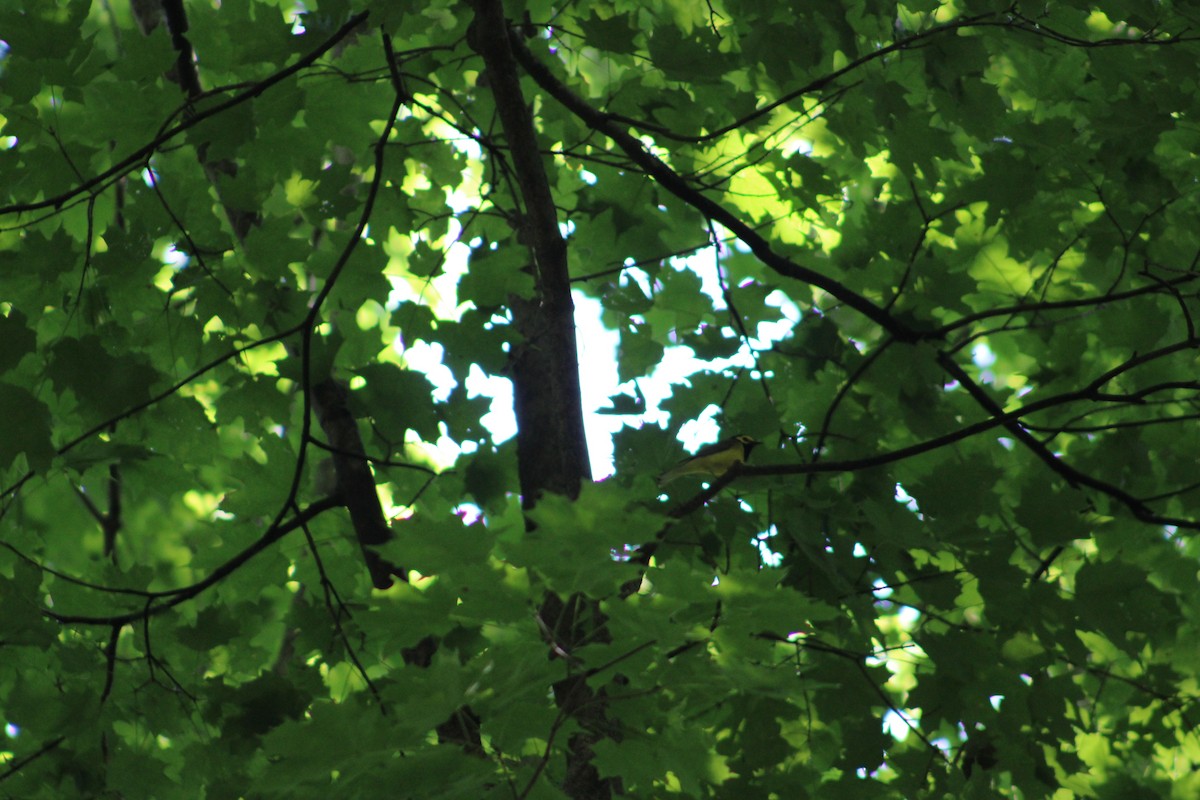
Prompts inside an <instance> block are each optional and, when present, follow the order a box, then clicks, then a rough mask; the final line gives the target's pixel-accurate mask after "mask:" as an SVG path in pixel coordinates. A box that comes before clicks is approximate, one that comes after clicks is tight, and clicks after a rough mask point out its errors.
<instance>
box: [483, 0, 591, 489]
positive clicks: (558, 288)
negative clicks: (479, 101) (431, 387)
mask: <svg viewBox="0 0 1200 800" xmlns="http://www.w3.org/2000/svg"><path fill="white" fill-rule="evenodd" d="M475 14H476V16H475V21H474V22H473V23H472V26H471V31H470V33H469V35H468V40H469V41H470V43H471V46H472V47H473V48H474V49H475V50H476V51H477V52H478V53H479V54H480V55H481V56H483V60H484V63H485V64H486V65H487V74H488V82H489V85H490V86H491V89H492V93H493V95H494V96H495V99H496V109H497V112H498V114H499V116H500V122H501V125H502V126H503V128H504V135H505V137H506V138H507V139H508V145H509V151H510V153H511V156H512V163H513V168H514V170H515V172H516V176H517V182H518V184H519V186H520V191H521V200H522V202H523V205H524V215H523V217H522V218H521V220H520V236H519V238H520V239H521V240H522V241H524V243H525V244H527V245H528V246H529V248H530V250H531V251H532V255H533V274H534V279H535V288H534V297H533V298H532V299H526V298H520V297H514V298H513V299H512V309H513V318H514V321H515V323H516V328H517V330H518V331H519V332H520V333H521V335H522V337H523V339H524V341H523V342H521V344H520V345H518V347H516V348H515V349H514V352H513V357H512V375H513V395H514V406H515V409H514V410H515V412H516V417H517V461H518V470H519V473H520V480H521V494H522V496H523V497H524V501H525V503H526V505H530V504H532V503H534V502H536V501H537V497H538V495H540V494H541V493H542V492H543V491H546V490H549V491H552V492H555V493H557V494H562V495H566V496H567V497H574V496H576V495H577V494H578V493H579V485H580V482H581V481H582V480H583V478H585V477H587V476H589V475H590V470H589V468H588V458H587V442H586V440H585V438H584V431H583V404H582V400H581V399H580V394H579V360H578V353H577V350H576V346H575V318H574V303H573V302H572V300H571V282H570V275H569V273H568V270H567V244H566V242H565V241H564V240H563V238H562V234H561V233H560V232H559V227H558V214H557V211H556V209H555V207H554V198H553V196H552V194H551V192H550V181H549V179H548V177H547V175H546V168H545V164H544V162H543V161H542V154H541V148H540V147H539V146H538V141H537V132H536V130H535V128H534V123H533V116H532V115H531V114H530V112H529V106H528V102H527V101H526V99H525V96H524V94H523V92H522V91H521V82H520V78H519V76H518V73H517V62H516V60H515V59H514V56H513V52H512V49H511V47H510V45H509V35H508V24H507V21H506V20H505V19H504V7H503V5H502V3H501V2H500V0H476V2H475Z"/></svg>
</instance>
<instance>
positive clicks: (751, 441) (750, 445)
mask: <svg viewBox="0 0 1200 800" xmlns="http://www.w3.org/2000/svg"><path fill="white" fill-rule="evenodd" d="M733 438H734V440H735V441H737V442H738V443H739V444H740V445H741V446H742V452H743V453H744V454H745V457H746V458H749V457H750V451H751V450H753V449H754V448H755V447H758V446H759V445H760V444H762V442H760V441H759V440H758V439H755V438H754V437H753V436H747V435H745V434H740V435H738V436H735V437H733Z"/></svg>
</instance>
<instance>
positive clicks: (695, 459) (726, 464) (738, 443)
mask: <svg viewBox="0 0 1200 800" xmlns="http://www.w3.org/2000/svg"><path fill="white" fill-rule="evenodd" d="M760 444H762V442H760V441H758V439H755V438H754V437H753V436H746V435H742V434H739V435H738V436H730V437H729V438H728V439H722V440H721V441H719V442H716V443H714V444H710V445H705V446H704V447H701V448H700V449H699V450H697V451H696V453H695V455H693V456H692V457H691V458H685V459H684V460H683V461H680V462H679V463H678V464H676V465H675V466H673V467H671V468H670V469H669V470H667V471H666V472H664V473H663V474H661V475H659V476H658V485H659V486H666V485H667V484H668V483H670V482H671V481H673V480H675V479H676V478H681V477H683V476H684V475H724V474H725V473H726V472H728V471H729V470H731V469H733V467H734V466H735V465H737V464H742V463H744V462H745V461H746V459H747V458H749V457H750V451H751V450H753V449H754V448H755V447H757V446H758V445H760Z"/></svg>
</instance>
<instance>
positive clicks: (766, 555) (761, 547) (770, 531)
mask: <svg viewBox="0 0 1200 800" xmlns="http://www.w3.org/2000/svg"><path fill="white" fill-rule="evenodd" d="M778 535H779V529H778V528H777V527H775V526H774V525H772V526H770V527H769V528H767V529H766V530H765V531H763V532H762V533H760V534H758V535H757V536H755V537H754V540H753V541H754V545H755V546H756V547H758V555H759V557H760V558H762V563H763V565H764V566H767V567H778V566H779V565H780V564H782V563H783V553H777V552H775V551H774V550H772V549H771V546H770V544H769V542H770V541H771V540H772V539H774V538H775V537H776V536H778Z"/></svg>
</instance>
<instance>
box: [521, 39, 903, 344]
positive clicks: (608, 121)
mask: <svg viewBox="0 0 1200 800" xmlns="http://www.w3.org/2000/svg"><path fill="white" fill-rule="evenodd" d="M509 41H510V42H511V45H512V52H513V54H514V55H515V56H516V58H517V60H518V61H519V62H520V63H521V66H523V67H525V69H526V71H528V72H529V74H530V76H531V77H532V78H533V79H534V80H535V81H537V84H538V85H539V86H541V87H542V89H543V90H544V91H545V92H546V93H547V94H549V95H550V96H552V97H553V98H554V99H556V100H558V102H560V103H561V104H562V105H563V106H564V107H566V108H567V109H568V110H569V111H571V113H573V114H575V116H577V117H579V118H580V119H581V120H583V121H584V122H585V123H587V125H588V126H589V127H591V128H592V129H593V130H596V131H599V132H600V133H603V134H604V135H605V136H607V137H609V138H610V139H612V140H613V141H614V142H616V143H617V146H618V147H620V148H621V149H622V150H624V151H625V154H626V155H627V156H629V158H630V159H631V160H632V161H633V162H634V163H636V164H637V165H638V166H639V167H641V168H642V170H644V171H645V172H646V174H647V175H649V176H651V177H652V178H654V180H656V181H657V182H658V183H659V185H661V186H662V187H663V188H664V189H666V190H667V191H669V192H670V193H671V194H673V195H675V196H676V197H678V198H679V199H680V200H683V201H684V202H685V203H687V204H688V205H690V206H691V207H692V208H695V209H696V210H697V211H699V212H700V213H702V214H704V215H705V216H706V217H708V218H709V219H714V220H716V221H717V222H720V223H721V224H722V225H724V226H725V227H726V228H727V229H729V230H730V231H731V232H732V233H733V234H735V235H736V236H737V237H738V238H739V239H741V240H742V241H743V242H744V243H745V244H746V246H747V247H749V248H750V250H751V251H752V252H753V253H754V255H755V256H757V257H758V259H759V260H760V261H761V262H762V263H764V264H766V265H767V266H768V267H770V268H771V269H773V270H775V271H776V272H778V273H779V274H780V275H783V276H785V277H788V278H793V279H795V280H798V281H803V282H804V283H807V284H810V285H812V286H815V287H817V288H818V289H821V290H823V291H825V292H827V293H828V294H830V295H832V296H833V297H835V298H837V299H838V300H840V301H841V302H843V303H845V304H846V305H848V306H850V307H851V308H853V309H854V310H855V311H858V312H859V313H860V314H862V315H863V316H865V317H867V318H868V319H870V320H871V321H872V322H875V323H876V324H877V325H879V326H880V327H881V328H883V329H884V330H886V331H887V332H888V333H890V334H891V335H892V336H894V337H895V338H896V339H898V340H900V341H902V342H912V341H917V340H919V339H922V338H927V336H926V335H924V334H921V333H919V332H917V331H914V330H911V329H910V328H909V327H908V326H906V325H904V324H902V323H901V322H899V321H898V320H896V319H895V318H893V317H892V315H891V314H889V313H888V312H887V311H885V310H884V309H883V308H880V307H879V306H878V305H876V304H875V303H873V302H871V301H870V300H868V299H867V298H866V297H864V296H862V295H861V294H858V293H857V292H855V291H854V290H852V289H850V288H849V287H848V286H845V285H844V284H842V283H840V282H838V281H836V280H834V279H833V278H830V277H828V276H826V275H822V274H821V273H819V272H817V271H816V270H813V269H809V268H808V267H803V266H801V265H799V264H797V263H796V262H794V261H792V260H791V259H789V258H786V257H784V256H782V255H780V254H778V253H776V252H775V251H774V250H773V249H772V248H771V245H770V243H769V242H768V241H767V240H766V239H765V238H763V236H761V235H760V234H759V233H758V232H757V231H755V230H754V229H753V228H752V227H750V226H749V225H747V224H746V223H745V222H743V221H742V220H741V218H739V217H738V216H737V215H736V214H734V213H733V212H731V211H729V210H728V209H726V208H725V207H724V206H722V205H721V204H720V203H717V202H716V201H715V200H712V199H710V198H708V197H706V196H705V195H703V194H701V193H700V192H699V191H697V190H696V189H694V188H693V187H692V186H691V185H690V184H689V183H688V182H687V181H686V180H684V179H683V178H682V177H680V176H679V174H678V173H676V172H675V171H674V170H673V169H671V168H670V167H669V166H667V165H666V164H665V163H663V162H662V161H661V160H660V159H659V158H658V157H657V156H655V155H653V154H652V153H651V152H650V151H649V150H647V149H646V148H645V146H644V145H643V144H642V143H641V141H639V140H638V139H637V138H636V137H634V136H633V135H632V134H631V133H629V131H628V130H626V129H625V127H624V126H622V125H620V124H618V123H617V122H616V121H615V120H614V118H613V117H612V116H610V115H608V114H605V113H603V112H600V111H598V110H596V109H595V108H592V106H590V105H588V103H586V102H585V101H584V100H583V99H582V98H581V97H579V96H578V95H576V94H575V93H574V92H572V91H571V90H570V89H569V88H567V86H566V85H565V84H564V83H563V82H562V81H560V80H559V79H558V78H556V77H555V76H554V75H553V73H551V72H550V70H549V69H548V68H547V67H546V66H545V65H544V64H542V63H541V62H540V61H538V60H537V59H536V58H534V56H533V54H532V53H530V52H529V50H528V49H526V47H525V45H524V44H523V43H522V42H521V41H520V39H518V38H517V37H516V36H515V35H510V37H509Z"/></svg>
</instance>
